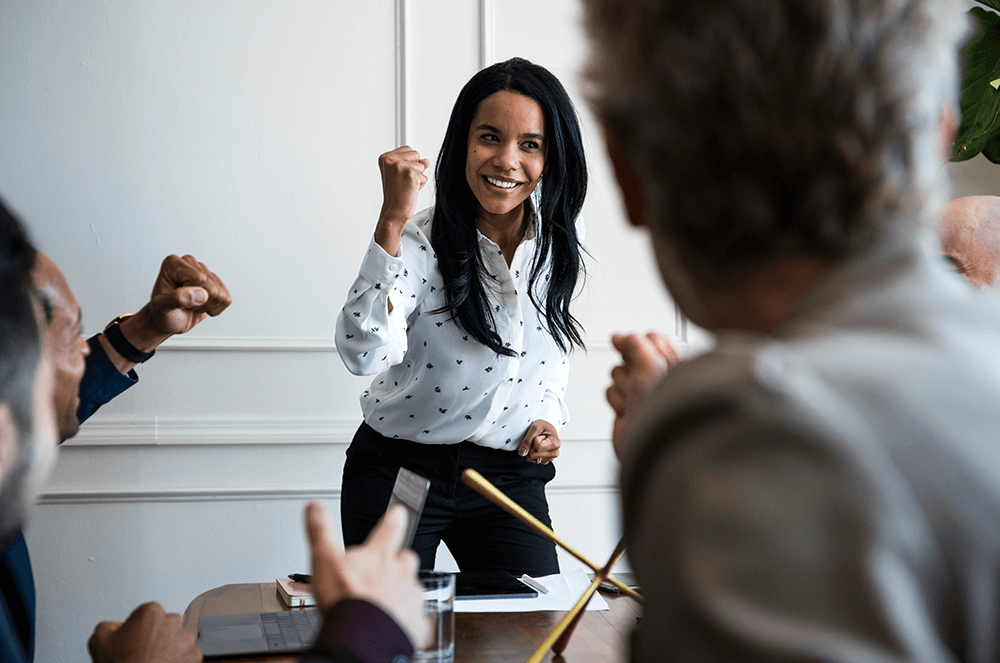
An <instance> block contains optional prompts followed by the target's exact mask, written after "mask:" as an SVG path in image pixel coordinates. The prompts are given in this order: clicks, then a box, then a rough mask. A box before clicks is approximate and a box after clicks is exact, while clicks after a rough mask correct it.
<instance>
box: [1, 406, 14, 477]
mask: <svg viewBox="0 0 1000 663" xmlns="http://www.w3.org/2000/svg"><path fill="white" fill-rule="evenodd" d="M16 460H17V425H16V424H15V423H14V417H13V415H12V414H11V412H10V408H9V407H8V406H7V404H6V403H0V479H2V478H3V477H4V475H5V474H7V471H8V470H9V469H10V468H11V466H12V465H13V464H14V462H15V461H16Z"/></svg>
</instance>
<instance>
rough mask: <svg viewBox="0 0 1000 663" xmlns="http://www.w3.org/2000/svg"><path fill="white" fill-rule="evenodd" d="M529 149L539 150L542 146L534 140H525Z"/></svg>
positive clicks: (525, 144)
mask: <svg viewBox="0 0 1000 663" xmlns="http://www.w3.org/2000/svg"><path fill="white" fill-rule="evenodd" d="M522 144H523V145H524V146H525V147H526V148H528V149H529V150H537V149H538V148H539V147H540V146H539V145H538V143H536V142H535V141H533V140H529V141H525V142H524V143H522Z"/></svg>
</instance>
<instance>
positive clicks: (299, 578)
mask: <svg viewBox="0 0 1000 663" xmlns="http://www.w3.org/2000/svg"><path fill="white" fill-rule="evenodd" d="M288 577H289V578H291V579H292V582H304V583H307V584H308V583H311V582H312V579H313V577H312V576H310V575H305V574H302V573H289V574H288Z"/></svg>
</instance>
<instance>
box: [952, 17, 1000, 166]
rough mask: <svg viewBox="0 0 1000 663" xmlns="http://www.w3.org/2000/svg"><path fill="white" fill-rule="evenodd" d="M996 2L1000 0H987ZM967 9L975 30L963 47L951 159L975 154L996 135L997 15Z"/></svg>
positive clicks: (999, 124)
mask: <svg viewBox="0 0 1000 663" xmlns="http://www.w3.org/2000/svg"><path fill="white" fill-rule="evenodd" d="M990 2H996V3H997V4H1000V0H990ZM970 13H971V14H972V15H973V16H975V17H976V19H977V20H978V22H979V33H978V34H977V35H976V38H975V39H973V40H972V42H971V43H970V44H969V45H968V47H966V49H965V61H966V67H965V74H964V78H963V83H964V89H963V90H962V101H961V109H962V123H961V125H960V126H959V129H958V137H957V138H956V140H955V147H954V149H953V151H952V157H951V158H952V160H953V161H964V160H966V159H971V158H972V157H974V156H976V155H977V154H979V153H980V152H981V151H982V150H983V148H984V147H986V145H987V144H989V143H990V141H991V139H993V138H1000V90H997V89H996V88H995V87H993V85H992V82H993V81H995V80H997V79H1000V15H997V14H995V13H993V12H990V11H986V10H985V9H981V8H979V7H974V8H973V9H971V10H970Z"/></svg>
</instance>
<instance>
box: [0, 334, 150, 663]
mask: <svg viewBox="0 0 1000 663" xmlns="http://www.w3.org/2000/svg"><path fill="white" fill-rule="evenodd" d="M87 344H88V345H89V346H90V355H89V356H88V357H87V370H86V372H85V373H84V375H83V380H82V381H81V382H80V407H79V408H78V409H77V411H76V416H77V418H78V419H79V420H80V421H81V422H82V421H85V420H86V419H88V418H89V417H90V416H91V415H92V414H94V413H95V412H97V410H98V408H100V407H101V406H102V405H104V404H105V403H107V402H108V401H110V400H111V399H113V398H114V397H115V396H117V395H118V394H120V393H122V392H123V391H125V390H126V389H128V388H129V387H131V386H132V385H134V384H135V383H136V382H138V381H139V376H138V375H136V372H135V371H129V373H128V375H127V376H126V375H122V374H121V372H119V371H118V369H117V368H115V365H114V364H113V363H111V360H110V359H109V358H108V355H107V354H106V353H105V352H104V348H102V347H101V344H100V343H99V342H98V340H97V336H93V337H91V338H90V339H89V340H88V341H87ZM34 656H35V582H34V579H33V577H32V575H31V560H30V559H29V557H28V547H27V546H26V545H25V542H24V534H23V533H22V532H17V533H16V534H15V535H14V537H13V539H12V540H11V541H10V542H9V543H7V544H6V547H5V548H3V549H2V552H0V661H2V662H3V663H31V661H32V660H34Z"/></svg>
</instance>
